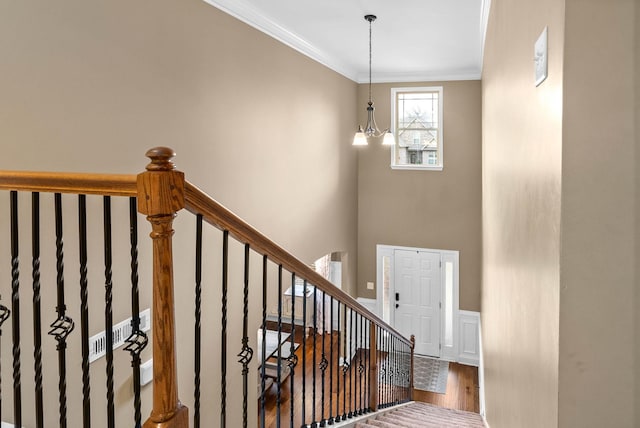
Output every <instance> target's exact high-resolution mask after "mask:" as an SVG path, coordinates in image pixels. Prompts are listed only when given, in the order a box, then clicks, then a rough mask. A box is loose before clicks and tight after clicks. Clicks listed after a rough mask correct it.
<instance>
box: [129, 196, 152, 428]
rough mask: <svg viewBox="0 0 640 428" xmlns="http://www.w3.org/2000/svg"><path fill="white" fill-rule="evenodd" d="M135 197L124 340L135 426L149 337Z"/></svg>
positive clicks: (131, 203)
mask: <svg viewBox="0 0 640 428" xmlns="http://www.w3.org/2000/svg"><path fill="white" fill-rule="evenodd" d="M136 205H137V202H136V198H135V197H131V198H129V241H130V246H131V250H130V257H131V334H130V335H129V337H127V339H126V340H125V343H126V344H127V345H126V346H125V347H124V350H125V351H127V352H129V354H130V355H131V367H132V368H133V409H134V415H133V417H134V422H135V428H140V427H141V426H142V411H141V407H142V406H141V402H140V362H141V360H140V354H141V353H142V350H143V349H144V348H146V346H147V343H148V341H149V339H148V338H147V335H146V334H145V333H144V332H143V331H142V330H140V293H139V289H138V210H137V207H136Z"/></svg>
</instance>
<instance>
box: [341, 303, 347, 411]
mask: <svg viewBox="0 0 640 428" xmlns="http://www.w3.org/2000/svg"><path fill="white" fill-rule="evenodd" d="M343 319H344V330H345V338H344V340H343V344H344V349H343V355H344V361H343V362H342V383H343V384H344V394H343V395H342V420H343V421H345V420H346V419H347V372H348V371H349V361H348V360H347V337H346V330H347V305H344V317H343Z"/></svg>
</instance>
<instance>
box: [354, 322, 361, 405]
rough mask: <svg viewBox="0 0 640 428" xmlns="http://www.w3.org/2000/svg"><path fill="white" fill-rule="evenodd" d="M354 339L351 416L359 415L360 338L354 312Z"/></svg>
mask: <svg viewBox="0 0 640 428" xmlns="http://www.w3.org/2000/svg"><path fill="white" fill-rule="evenodd" d="M353 315H354V324H353V325H354V327H355V328H354V339H353V343H354V346H353V347H354V349H355V353H354V354H353V359H354V363H355V373H354V375H355V379H354V381H353V382H354V384H353V398H354V400H353V401H354V402H353V416H354V417H355V416H357V415H358V414H359V413H358V411H359V409H358V405H359V400H360V382H359V380H360V342H359V339H360V337H359V336H358V318H359V315H360V314H359V313H358V312H355V313H354V314H353Z"/></svg>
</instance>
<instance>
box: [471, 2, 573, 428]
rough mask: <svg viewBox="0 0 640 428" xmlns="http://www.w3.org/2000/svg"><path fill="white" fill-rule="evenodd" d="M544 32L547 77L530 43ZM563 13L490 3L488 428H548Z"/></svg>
mask: <svg viewBox="0 0 640 428" xmlns="http://www.w3.org/2000/svg"><path fill="white" fill-rule="evenodd" d="M545 26H548V27H549V77H548V78H547V80H546V81H545V82H544V83H543V84H542V85H541V86H539V87H537V88H536V86H535V84H534V76H533V61H532V58H533V45H534V42H535V41H536V39H537V38H538V35H539V34H540V33H541V32H542V30H543V28H544V27H545ZM563 33H564V5H563V2H558V1H554V0H544V1H540V0H531V1H528V0H519V1H505V0H493V1H492V6H491V13H490V17H489V26H488V32H487V38H486V45H485V57H484V70H483V76H482V115H483V120H482V135H483V141H482V144H483V164H482V168H483V170H482V177H483V178H482V180H483V187H482V193H483V203H482V235H483V245H482V250H483V253H482V255H483V265H482V266H483V275H482V278H483V282H482V339H483V345H484V349H483V351H484V364H485V373H484V377H485V388H486V389H485V396H486V414H487V420H488V422H489V425H490V426H491V427H492V428H502V427H509V428H510V427H519V428H527V427H531V428H538V427H545V428H547V427H554V426H556V425H557V419H558V398H557V397H558V317H559V286H560V264H559V255H560V230H559V228H560V205H561V198H560V189H561V187H560V186H561V154H562V153H561V150H562V80H563V66H562V59H563Z"/></svg>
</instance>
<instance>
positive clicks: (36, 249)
mask: <svg viewBox="0 0 640 428" xmlns="http://www.w3.org/2000/svg"><path fill="white" fill-rule="evenodd" d="M31 255H32V262H31V267H32V269H31V273H32V278H33V371H34V382H35V405H36V409H35V411H36V427H37V428H41V427H42V426H43V424H44V416H43V405H44V404H43V398H42V316H41V310H40V194H39V193H38V192H33V193H32V194H31Z"/></svg>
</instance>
